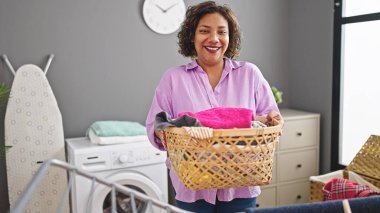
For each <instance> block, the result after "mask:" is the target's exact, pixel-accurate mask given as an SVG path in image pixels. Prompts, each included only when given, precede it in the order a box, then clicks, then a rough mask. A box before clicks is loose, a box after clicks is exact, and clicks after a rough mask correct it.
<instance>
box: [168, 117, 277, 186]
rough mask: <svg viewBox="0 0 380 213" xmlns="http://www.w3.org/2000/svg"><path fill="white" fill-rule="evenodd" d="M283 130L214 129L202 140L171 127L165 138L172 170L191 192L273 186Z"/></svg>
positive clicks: (271, 127)
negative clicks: (279, 141)
mask: <svg viewBox="0 0 380 213" xmlns="http://www.w3.org/2000/svg"><path fill="white" fill-rule="evenodd" d="M194 128H197V127H194ZM198 128H202V127H198ZM281 129H282V124H275V125H274V126H270V127H265V128H247V129H214V130H213V131H212V137H210V138H207V139H199V138H195V137H191V136H190V135H189V134H188V131H186V130H185V129H184V128H177V127H170V128H167V129H165V131H164V135H165V141H166V143H167V150H168V154H169V159H170V162H171V167H172V169H173V170H174V172H175V173H176V174H177V176H178V177H179V178H180V180H181V181H182V182H183V183H184V185H185V186H186V187H187V188H188V189H191V190H198V189H222V188H231V187H243V186H258V185H266V184H269V183H270V181H271V180H272V169H273V156H274V151H275V148H276V146H277V143H278V139H279V134H280V132H281Z"/></svg>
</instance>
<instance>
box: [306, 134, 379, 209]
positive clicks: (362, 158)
mask: <svg viewBox="0 0 380 213" xmlns="http://www.w3.org/2000/svg"><path fill="white" fill-rule="evenodd" d="M350 171H352V172H354V173H356V174H359V175H360V177H361V178H362V179H364V181H363V182H364V183H365V182H366V181H368V182H369V183H370V184H372V185H373V186H375V187H377V188H380V136H377V135H371V136H370V137H369V138H368V140H367V142H366V143H365V144H364V145H363V146H362V148H361V149H360V151H359V152H358V153H357V154H356V156H355V158H354V159H353V160H352V161H351V163H350V164H349V165H348V166H347V167H346V168H345V169H344V170H340V171H336V172H335V173H337V172H338V173H339V172H340V173H341V174H340V176H341V177H342V178H346V179H348V178H350V177H349V172H350ZM328 175H329V174H327V175H322V176H320V177H321V178H318V176H316V177H311V178H310V199H309V201H310V202H320V201H322V200H323V192H322V189H323V187H324V186H325V183H326V182H328V181H324V180H323V179H324V178H323V176H325V177H326V176H328ZM332 176H334V175H332ZM350 179H351V178H350ZM354 181H356V182H360V180H358V181H357V180H354Z"/></svg>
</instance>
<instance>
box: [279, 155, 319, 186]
mask: <svg viewBox="0 0 380 213" xmlns="http://www.w3.org/2000/svg"><path fill="white" fill-rule="evenodd" d="M317 153H318V152H317V149H311V150H302V151H297V152H290V153H281V154H279V155H277V162H278V164H277V168H278V173H277V175H278V176H277V178H278V179H277V180H278V181H280V182H281V181H289V180H294V179H299V178H308V177H309V176H311V175H316V174H317V165H318V164H317V159H318V158H317Z"/></svg>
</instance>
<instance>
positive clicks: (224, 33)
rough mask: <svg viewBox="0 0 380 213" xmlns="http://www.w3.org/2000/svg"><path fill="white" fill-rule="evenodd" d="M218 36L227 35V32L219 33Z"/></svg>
mask: <svg viewBox="0 0 380 213" xmlns="http://www.w3.org/2000/svg"><path fill="white" fill-rule="evenodd" d="M219 34H220V35H226V34H227V31H220V32H219Z"/></svg>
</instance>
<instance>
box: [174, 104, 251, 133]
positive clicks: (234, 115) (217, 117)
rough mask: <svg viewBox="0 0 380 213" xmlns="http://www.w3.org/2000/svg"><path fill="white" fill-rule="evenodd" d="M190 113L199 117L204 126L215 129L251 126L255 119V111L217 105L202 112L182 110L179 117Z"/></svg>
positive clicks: (194, 116)
mask: <svg viewBox="0 0 380 213" xmlns="http://www.w3.org/2000/svg"><path fill="white" fill-rule="evenodd" d="M183 115H188V116H191V117H193V118H196V119H198V120H199V121H200V122H201V124H202V125H203V126H206V127H210V128H213V129H232V128H250V127H251V126H252V121H253V120H254V115H253V111H252V110H251V109H247V108H238V107H216V108H211V109H207V110H203V111H200V112H196V113H193V112H181V113H179V114H178V117H181V116H183Z"/></svg>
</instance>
